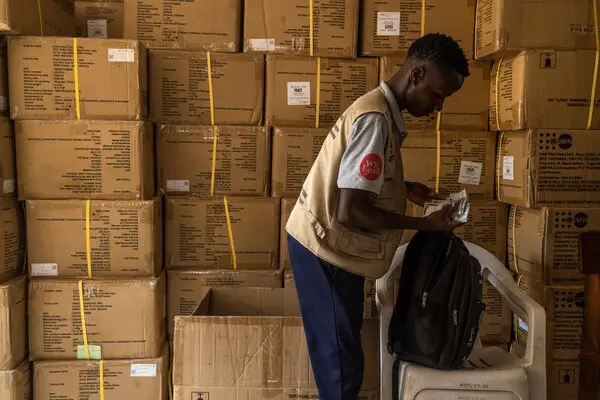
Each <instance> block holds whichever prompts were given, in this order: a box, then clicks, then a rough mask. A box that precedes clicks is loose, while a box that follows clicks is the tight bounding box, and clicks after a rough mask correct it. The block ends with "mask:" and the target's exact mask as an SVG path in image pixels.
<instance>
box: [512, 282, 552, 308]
mask: <svg viewBox="0 0 600 400" xmlns="http://www.w3.org/2000/svg"><path fill="white" fill-rule="evenodd" d="M514 275H515V281H517V286H519V289H521V290H523V291H524V292H525V293H527V295H528V296H529V297H531V298H532V299H533V300H535V301H536V302H538V303H539V304H540V305H541V306H544V305H545V301H546V300H545V297H544V296H545V294H544V290H545V288H546V285H545V284H544V282H543V281H542V280H541V279H540V278H537V277H535V276H532V275H528V274H514Z"/></svg>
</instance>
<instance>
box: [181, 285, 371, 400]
mask: <svg viewBox="0 0 600 400" xmlns="http://www.w3.org/2000/svg"><path fill="white" fill-rule="evenodd" d="M299 316H300V308H299V305H298V300H297V296H296V292H295V290H293V289H291V290H290V289H266V288H213V289H209V290H207V291H206V292H205V293H203V295H202V296H201V297H200V298H199V299H198V306H197V307H196V310H195V312H194V315H193V316H186V317H176V318H175V343H174V360H173V384H174V398H175V399H176V400H183V399H186V400H187V399H190V398H191V399H203V398H207V399H208V398H210V399H211V400H230V399H240V398H244V399H258V398H269V399H272V400H284V399H291V398H308V397H310V398H312V396H317V389H316V386H315V382H314V377H313V375H312V369H311V365H310V360H309V355H308V349H307V346H306V339H305V336H304V328H303V326H302V320H301V319H300V317H299ZM362 340H363V351H364V353H365V376H364V380H363V387H362V392H361V396H360V398H361V400H363V399H364V400H376V399H378V398H379V393H378V387H379V350H378V349H379V333H378V321H377V320H375V319H367V320H365V321H364V323H363V337H362ZM203 396H204V397H203ZM307 396H308V397H307Z"/></svg>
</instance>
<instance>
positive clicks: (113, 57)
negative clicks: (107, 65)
mask: <svg viewBox="0 0 600 400" xmlns="http://www.w3.org/2000/svg"><path fill="white" fill-rule="evenodd" d="M108 62H127V63H132V62H135V51H134V50H133V49H108Z"/></svg>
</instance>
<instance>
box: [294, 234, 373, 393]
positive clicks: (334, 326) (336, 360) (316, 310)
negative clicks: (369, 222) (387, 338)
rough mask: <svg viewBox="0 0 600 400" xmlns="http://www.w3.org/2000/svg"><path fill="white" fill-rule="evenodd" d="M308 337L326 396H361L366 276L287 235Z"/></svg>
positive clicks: (311, 354)
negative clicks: (351, 271) (331, 261)
mask: <svg viewBox="0 0 600 400" xmlns="http://www.w3.org/2000/svg"><path fill="white" fill-rule="evenodd" d="M288 249H289V255H290V262H291V265H292V271H293V273H294V281H295V284H296V290H297V291H298V299H299V300H300V311H301V313H302V321H303V322H304V330H305V332H306V341H307V344H308V351H309V354H310V361H311V364H312V368H313V373H314V376H315V380H316V383H317V388H318V389H319V398H320V399H321V400H357V399H358V393H359V391H360V387H361V384H362V380H363V373H364V355H363V351H362V345H361V337H360V331H361V328H362V321H363V307H364V290H365V279H364V278H363V277H361V276H358V275H355V274H352V273H350V272H347V271H344V270H342V269H339V268H337V267H335V266H333V265H331V264H329V263H327V262H325V261H323V260H321V259H320V258H318V257H317V256H315V255H314V254H312V253H311V252H310V251H309V250H308V249H306V248H305V247H304V246H303V245H301V244H300V243H299V242H298V241H296V240H295V239H294V238H292V237H291V236H289V235H288Z"/></svg>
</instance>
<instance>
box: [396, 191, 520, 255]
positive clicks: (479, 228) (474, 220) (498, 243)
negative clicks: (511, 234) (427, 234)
mask: <svg viewBox="0 0 600 400" xmlns="http://www.w3.org/2000/svg"><path fill="white" fill-rule="evenodd" d="M406 215H408V216H411V217H422V216H423V208H422V207H420V206H418V205H416V204H414V203H411V202H410V201H409V202H407V207H406ZM507 227H508V206H507V205H506V204H503V203H500V202H498V201H493V200H490V201H480V200H474V201H471V210H470V211H469V222H467V223H466V224H465V225H462V226H459V227H458V228H456V229H455V230H454V233H455V234H456V235H457V236H459V237H460V238H461V239H463V240H466V241H469V242H471V243H474V244H476V245H478V246H481V247H482V248H483V249H485V250H487V251H489V252H490V253H492V254H493V255H494V256H496V258H498V259H499V260H500V261H501V262H502V263H504V262H506V238H507ZM415 233H416V232H415V231H413V230H405V231H404V235H403V236H402V242H401V243H402V244H405V243H408V242H409V241H410V240H411V239H412V238H413V236H414V235H415Z"/></svg>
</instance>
